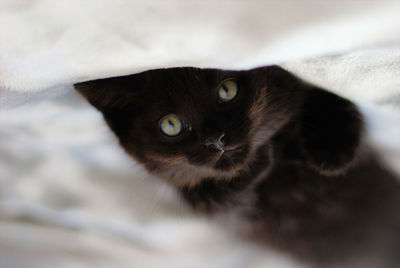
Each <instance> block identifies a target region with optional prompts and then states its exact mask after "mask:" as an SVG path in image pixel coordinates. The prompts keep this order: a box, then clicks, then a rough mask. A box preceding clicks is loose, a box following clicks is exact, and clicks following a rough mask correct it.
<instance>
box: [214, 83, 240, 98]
mask: <svg viewBox="0 0 400 268" xmlns="http://www.w3.org/2000/svg"><path fill="white" fill-rule="evenodd" d="M237 92H238V88H237V84H236V82H235V81H233V80H227V81H225V82H223V83H222V85H221V86H220V87H219V88H218V96H219V99H220V100H221V101H223V102H227V101H230V100H233V98H235V96H236V95H237Z"/></svg>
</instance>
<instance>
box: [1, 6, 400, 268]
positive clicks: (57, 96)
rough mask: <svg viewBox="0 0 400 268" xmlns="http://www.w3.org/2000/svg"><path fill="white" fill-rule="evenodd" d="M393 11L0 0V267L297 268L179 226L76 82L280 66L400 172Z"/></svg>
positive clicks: (200, 221) (399, 36)
mask: <svg viewBox="0 0 400 268" xmlns="http://www.w3.org/2000/svg"><path fill="white" fill-rule="evenodd" d="M399 14H400V3H399V2H393V1H354V2H353V1H335V2H333V1H331V2H328V1H317V0H315V1H310V0H307V1H275V2H274V1H239V0H237V1H227V0H223V1H197V2H196V1H193V0H189V1H185V0H169V1H161V0H159V1H142V2H138V1H121V0H118V1H115V0H114V1H108V0H102V1H99V0H96V1H95V0H65V1H64V0H57V1H54V0H37V1H31V0H26V1H16V0H1V1H0V267H1V268H3V267H93V266H96V267H272V268H280V267H282V268H290V267H301V266H300V265H299V264H295V262H294V261H293V260H291V259H290V258H289V257H287V256H285V255H284V254H282V253H277V252H274V251H273V250H265V249H259V248H257V247H255V246H254V245H250V244H246V243H245V242H240V241H238V239H236V238H235V237H234V236H232V235H231V234H230V233H229V232H226V231H225V230H224V229H226V228H224V227H225V226H220V225H217V224H214V223H212V222H211V221H210V220H208V219H204V218H199V217H196V216H194V215H192V214H191V213H190V212H189V211H188V210H187V209H186V207H185V206H184V204H183V203H182V202H180V200H179V199H177V197H176V195H175V193H174V192H173V190H172V189H170V188H169V187H168V186H166V185H163V184H161V183H160V182H158V181H157V180H156V179H155V178H152V177H151V176H149V175H148V174H147V173H146V172H145V171H144V170H143V169H142V168H141V167H139V166H137V165H136V164H135V163H134V162H132V161H131V160H130V159H129V158H128V157H127V156H126V155H125V154H124V153H123V152H122V150H121V149H120V148H119V146H118V145H117V142H116V140H115V138H114V137H113V135H112V133H111V132H110V131H109V130H108V128H107V127H106V126H105V124H104V122H103V120H102V118H101V116H100V114H99V113H98V112H97V111H95V110H94V109H93V108H92V107H90V106H89V105H88V104H87V103H86V101H85V100H83V99H82V98H81V97H80V96H79V95H78V94H76V93H75V92H74V91H73V89H72V84H73V83H75V82H78V81H83V80H88V79H95V78H100V77H108V76H115V75H121V74H128V73H134V72H139V71H143V70H147V69H153V68H159V67H172V66H197V67H217V68H227V69H245V68H252V67H257V66H261V65H267V64H281V65H283V66H284V67H285V68H287V69H288V70H290V71H293V72H294V73H296V74H297V75H299V76H300V77H302V78H304V79H306V80H309V81H311V82H313V83H316V84H318V85H320V86H323V87H326V88H328V89H329V90H332V91H334V92H336V93H337V94H341V95H343V96H345V97H348V98H350V99H352V100H353V101H356V102H357V103H358V104H360V107H361V108H362V110H363V111H364V112H365V114H366V116H367V118H368V124H369V135H370V138H371V140H372V141H373V142H374V144H375V145H376V147H377V148H378V149H379V150H381V152H382V156H383V157H384V158H385V159H386V160H387V163H388V165H390V166H391V167H393V168H394V169H397V170H398V171H400V138H399V137H400V16H399Z"/></svg>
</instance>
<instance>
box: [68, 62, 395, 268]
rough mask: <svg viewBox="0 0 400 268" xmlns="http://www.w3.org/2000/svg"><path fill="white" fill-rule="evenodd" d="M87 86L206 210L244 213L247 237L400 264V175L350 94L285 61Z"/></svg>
mask: <svg viewBox="0 0 400 268" xmlns="http://www.w3.org/2000/svg"><path fill="white" fill-rule="evenodd" d="M75 86H76V89H77V90H78V91H79V92H81V93H82V94H83V95H84V96H85V97H86V98H87V99H88V100H89V102H90V103H91V104H93V105H94V106H95V107H96V108H97V109H99V110H100V111H101V112H102V113H103V114H104V118H105V120H106V121H107V123H108V125H109V126H110V127H111V129H112V130H113V131H114V132H115V134H116V135H117V137H118V138H119V141H120V143H121V145H122V147H123V148H124V149H125V150H126V152H127V153H128V154H130V155H131V156H133V157H134V158H135V159H136V160H137V161H139V162H141V163H142V164H143V165H144V166H145V167H146V168H147V170H148V171H149V172H151V173H152V174H156V175H157V176H158V177H160V178H161V179H163V180H166V181H167V182H169V183H171V184H173V185H174V186H175V187H176V188H177V189H178V191H179V192H180V193H181V194H182V197H183V198H184V199H185V200H186V201H187V202H188V203H189V204H190V205H191V206H192V207H193V208H194V209H195V210H196V211H199V212H205V213H208V214H219V215H222V214H226V213H227V212H229V213H230V214H232V213H233V214H234V215H235V217H236V218H237V219H240V220H241V221H242V226H246V227H247V228H246V235H247V236H249V237H252V238H254V239H256V240H257V241H259V242H261V243H266V244H268V245H272V246H274V247H276V248H278V249H281V250H284V251H286V252H288V253H291V254H292V255H293V256H296V257H298V258H301V259H302V260H305V261H307V262H309V263H311V264H313V265H315V266H316V267H349V268H350V267H351V268H358V267H363V268H366V267H374V268H378V267H379V268H381V267H386V268H388V267H400V254H399V253H398V251H399V250H400V249H399V247H400V230H399V227H400V225H399V222H400V220H399V213H398V209H399V208H400V206H399V204H400V202H399V201H400V187H399V182H398V181H397V180H396V178H395V177H394V176H393V175H392V174H391V173H390V172H388V171H386V170H385V169H384V168H383V167H381V165H379V163H378V161H377V160H376V159H375V157H374V154H373V152H371V150H370V149H369V148H368V146H367V145H366V144H365V143H364V141H363V121H362V116H361V115H360V113H359V112H358V110H357V108H356V107H355V106H354V104H352V103H351V102H350V101H348V100H345V99H343V98H341V97H339V96H337V95H334V94H332V93H329V92H327V91H324V90H322V89H320V88H317V87H315V86H312V85H309V84H306V83H304V82H302V81H301V80H299V79H298V78H296V77H295V76H293V75H291V74H290V73H288V72H286V71H285V70H283V69H282V68H280V67H277V66H269V67H264V68H258V69H253V70H248V71H224V70H216V69H197V68H172V69H158V70H151V71H147V72H143V73H139V74H134V75H129V76H124V77H115V78H108V79H101V80H96V81H89V82H84V83H79V84H77V85H75ZM227 219H228V217H227ZM226 224H229V222H227V223H226Z"/></svg>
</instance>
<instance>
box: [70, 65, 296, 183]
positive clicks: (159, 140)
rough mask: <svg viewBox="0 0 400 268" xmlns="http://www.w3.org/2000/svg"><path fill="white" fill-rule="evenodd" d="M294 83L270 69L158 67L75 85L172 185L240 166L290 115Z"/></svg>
mask: <svg viewBox="0 0 400 268" xmlns="http://www.w3.org/2000/svg"><path fill="white" fill-rule="evenodd" d="M279 76H284V78H282V79H280V78H279ZM294 83H297V80H295V79H294V78H293V77H292V76H287V72H285V71H283V70H282V69H280V68H279V67H274V66H272V67H268V68H260V69H254V70H250V71H223V70H216V69H197V68H171V69H158V70H151V71H146V72H143V73H139V74H134V75H129V76H123V77H114V78H108V79H101V80H95V81H89V82H83V83H79V84H76V85H75V87H76V89H77V90H78V91H79V92H81V93H82V94H83V95H84V96H85V97H86V98H87V99H88V100H89V102H90V103H91V104H92V105H94V106H95V107H96V108H97V109H99V110H100V111H101V112H102V113H103V114H104V117H105V119H106V121H107V123H108V124H109V126H110V127H111V129H112V130H113V131H114V132H115V134H116V135H117V137H118V138H119V141H120V143H121V145H122V146H123V147H124V149H125V150H126V151H127V152H128V153H129V154H130V155H131V156H133V157H134V158H135V159H137V160H138V161H139V162H141V163H143V164H144V165H145V167H146V168H147V169H148V170H149V171H150V172H152V173H153V174H156V175H158V176H159V177H161V178H164V179H166V180H168V181H170V182H172V183H173V184H175V185H178V186H180V185H187V184H195V183H197V182H198V180H199V179H200V178H205V177H213V178H231V177H232V176H234V175H235V174H237V173H238V172H241V171H243V170H246V168H247V166H248V164H249V163H250V162H251V161H252V160H253V158H254V157H255V152H256V150H257V149H258V148H259V147H260V146H261V145H263V144H265V142H266V141H267V140H268V139H269V138H270V137H271V136H272V135H273V134H274V133H275V132H276V131H278V130H279V129H280V128H281V127H282V125H284V124H285V123H286V122H287V121H288V119H289V118H290V117H291V115H292V114H293V113H294V112H295V110H296V107H297V106H298V104H299V96H300V94H299V93H298V92H297V90H296V86H288V85H293V84H294ZM283 88H284V89H283Z"/></svg>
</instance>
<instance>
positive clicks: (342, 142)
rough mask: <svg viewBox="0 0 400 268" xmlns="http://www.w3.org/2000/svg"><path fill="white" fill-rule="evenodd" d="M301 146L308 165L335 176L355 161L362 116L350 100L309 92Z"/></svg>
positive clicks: (318, 90) (319, 91)
mask: <svg viewBox="0 0 400 268" xmlns="http://www.w3.org/2000/svg"><path fill="white" fill-rule="evenodd" d="M300 120H301V123H302V124H301V132H300V133H301V134H300V140H301V142H300V146H301V150H302V152H303V154H304V157H305V159H306V161H307V162H308V164H309V165H310V166H311V167H313V168H315V169H317V170H318V171H319V172H321V173H322V174H325V175H338V174H341V173H343V172H345V171H346V170H347V168H348V167H349V166H351V164H352V163H353V162H354V160H355V157H356V153H357V149H358V147H359V145H360V140H361V136H362V132H363V122H362V116H361V114H360V113H359V111H358V109H357V107H356V106H355V105H354V104H353V103H351V102H350V101H348V100H346V99H343V98H341V97H339V96H337V95H335V94H332V93H329V92H327V91H324V90H320V89H310V90H309V91H307V92H306V98H305V102H304V106H303V109H302V114H301V117H300Z"/></svg>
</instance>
